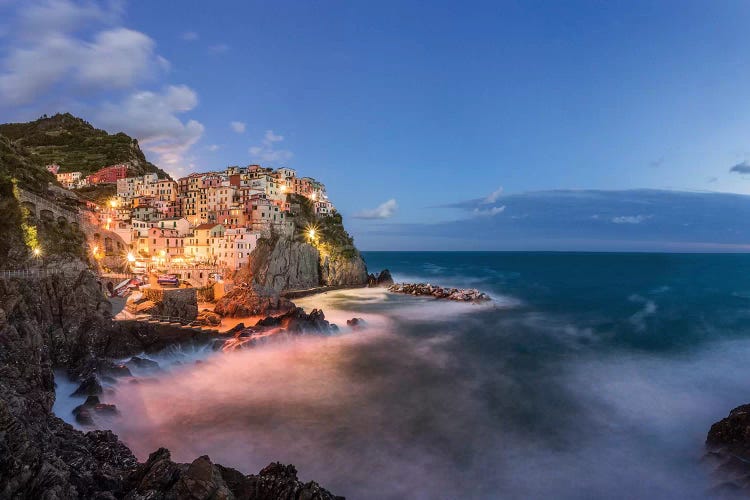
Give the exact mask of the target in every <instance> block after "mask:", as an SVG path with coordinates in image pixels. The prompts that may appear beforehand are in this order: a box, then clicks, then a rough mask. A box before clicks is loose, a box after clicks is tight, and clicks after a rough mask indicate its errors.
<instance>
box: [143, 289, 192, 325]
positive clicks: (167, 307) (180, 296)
mask: <svg viewBox="0 0 750 500" xmlns="http://www.w3.org/2000/svg"><path fill="white" fill-rule="evenodd" d="M143 293H144V296H145V297H146V299H148V300H150V301H152V302H153V303H154V308H153V310H152V311H150V313H151V314H154V315H156V316H171V317H173V318H180V319H186V320H193V319H195V317H196V316H197V315H198V294H197V293H196V291H195V288H146V289H144V290H143Z"/></svg>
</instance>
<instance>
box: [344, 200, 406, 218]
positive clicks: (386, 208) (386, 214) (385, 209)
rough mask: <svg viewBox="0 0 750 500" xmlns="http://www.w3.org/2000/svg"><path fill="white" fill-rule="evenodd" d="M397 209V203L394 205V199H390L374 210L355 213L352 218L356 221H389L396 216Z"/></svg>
mask: <svg viewBox="0 0 750 500" xmlns="http://www.w3.org/2000/svg"><path fill="white" fill-rule="evenodd" d="M397 209H398V203H396V200H395V199H393V198H391V199H390V200H388V201H386V202H383V203H381V204H380V205H378V206H377V207H375V208H372V209H368V210H361V211H359V212H357V213H356V214H354V217H355V218H357V219H389V218H391V217H393V216H394V215H395V214H396V210H397Z"/></svg>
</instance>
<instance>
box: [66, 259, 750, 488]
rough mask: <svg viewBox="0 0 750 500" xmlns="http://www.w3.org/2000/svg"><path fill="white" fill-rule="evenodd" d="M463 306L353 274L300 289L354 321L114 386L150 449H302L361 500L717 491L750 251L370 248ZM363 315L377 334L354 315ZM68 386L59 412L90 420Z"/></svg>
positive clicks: (322, 477) (122, 423)
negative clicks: (715, 463)
mask: <svg viewBox="0 0 750 500" xmlns="http://www.w3.org/2000/svg"><path fill="white" fill-rule="evenodd" d="M364 257H365V259H366V261H367V265H368V268H369V269H370V271H379V270H381V269H389V270H390V271H391V273H392V274H393V277H394V279H395V280H396V281H400V282H424V283H431V284H436V285H441V286H451V287H460V288H476V289H478V290H480V291H483V292H486V293H488V294H489V295H490V296H491V297H492V301H491V302H488V303H484V304H463V303H454V302H448V301H440V300H436V299H432V298H426V297H413V296H408V295H398V294H392V293H388V292H387V291H386V290H384V289H350V290H339V291H333V292H328V293H326V294H322V295H316V296H311V297H306V298H303V299H299V300H297V301H296V302H297V304H298V305H300V306H302V307H304V308H306V309H308V310H309V309H312V308H320V309H323V311H324V312H325V314H326V317H327V318H328V319H329V320H331V321H333V322H335V323H336V324H338V325H339V326H341V330H340V332H339V333H337V334H335V335H331V336H314V335H306V336H301V337H289V338H287V339H283V341H279V342H272V343H268V344H267V345H261V346H258V347H255V348H251V349H246V350H241V351H236V352H230V353H224V352H213V351H210V350H208V349H192V350H186V351H179V350H176V351H174V352H170V353H164V354H161V355H157V356H155V357H152V358H153V359H156V360H157V361H159V362H160V363H161V365H162V367H163V370H161V371H159V372H152V373H135V375H137V376H139V381H138V383H129V382H127V381H121V382H118V383H117V384H115V385H114V386H112V387H109V388H107V393H106V394H105V395H104V398H103V399H104V400H105V401H106V402H111V403H115V404H116V405H117V407H118V408H119V411H120V414H119V415H118V416H117V417H114V418H112V419H110V420H106V421H100V422H98V425H99V426H101V427H107V428H111V429H112V430H113V431H114V432H115V433H117V434H118V435H119V436H120V438H121V439H122V440H123V441H124V442H125V443H126V444H128V445H129V446H130V447H131V449H133V450H134V452H135V453H136V454H137V456H138V458H139V459H141V460H145V459H146V458H147V457H148V454H149V453H150V452H152V451H154V450H155V449H157V448H158V447H160V446H164V447H167V448H169V449H170V450H171V451H172V456H173V459H175V460H177V461H191V460H193V459H194V458H195V457H197V456H200V455H204V454H207V455H209V456H210V458H211V459H212V460H213V461H215V462H219V463H222V464H223V465H226V466H230V467H234V468H237V469H239V470H241V471H242V472H245V473H252V472H257V471H258V470H260V469H261V468H262V467H264V466H265V465H267V464H268V463H270V462H272V461H280V462H283V463H292V464H294V465H295V466H296V467H297V469H298V471H299V477H300V479H302V480H303V481H309V480H315V481H317V482H319V483H320V484H321V485H323V486H324V487H326V488H328V489H329V490H331V491H332V492H334V493H336V494H338V495H344V496H346V497H347V498H350V499H411V498H414V499H458V498H461V499H465V498H478V499H485V498H486V499H492V498H509V499H516V498H518V499H527V498H532V499H536V498H545V499H548V498H555V499H558V498H559V499H581V498H586V499H596V498H606V499H612V498H614V499H640V498H643V499H652V498H680V499H692V498H712V497H713V495H714V491H715V490H712V488H713V487H714V486H715V485H716V484H717V478H716V477H715V476H713V475H712V467H711V466H710V465H709V464H708V463H706V461H705V460H704V459H703V457H704V453H705V448H704V441H705V438H706V433H707V431H708V429H709V428H710V426H711V424H712V423H713V422H715V421H717V420H719V419H721V418H723V417H725V416H726V415H727V414H728V413H729V411H730V410H731V409H732V408H734V407H736V406H739V405H740V404H744V403H748V402H750V256H748V255H741V254H712V255H709V254H647V253H531V252H364ZM352 317H360V318H363V319H364V320H365V322H366V326H365V328H363V329H360V330H352V329H350V328H347V327H346V319H349V318H352ZM72 390H73V389H72V387H71V386H70V384H66V383H64V382H60V383H59V385H58V401H57V403H56V407H55V410H56V412H57V413H58V414H59V415H60V416H61V417H63V418H65V419H66V420H68V421H71V422H72V416H71V415H70V409H71V408H72V406H74V405H75V404H78V403H80V401H75V400H73V399H72V398H69V397H68V394H69V393H70V392H72Z"/></svg>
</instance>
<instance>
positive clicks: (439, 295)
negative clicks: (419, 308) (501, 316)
mask: <svg viewBox="0 0 750 500" xmlns="http://www.w3.org/2000/svg"><path fill="white" fill-rule="evenodd" d="M388 291H389V292H393V293H405V294H408V295H428V296H431V297H435V298H436V299H447V300H455V301H458V302H485V301H488V300H492V299H490V296H489V295H487V294H486V293H484V292H480V291H479V290H477V289H475V288H468V289H459V288H443V287H440V286H435V285H431V284H429V283H396V284H393V285H391V286H389V287H388Z"/></svg>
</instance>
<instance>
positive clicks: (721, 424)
mask: <svg viewBox="0 0 750 500" xmlns="http://www.w3.org/2000/svg"><path fill="white" fill-rule="evenodd" d="M706 448H707V449H708V452H707V453H706V457H705V458H706V461H708V462H710V463H711V464H712V465H713V467H714V475H715V476H716V477H717V479H718V481H719V484H718V485H717V487H716V490H717V492H742V493H743V494H744V495H750V404H746V405H742V406H738V407H737V408H735V409H733V410H732V411H731V412H729V415H728V416H727V417H726V418H723V419H721V420H720V421H718V422H716V423H715V424H713V425H712V426H711V429H710V430H709V431H708V436H707V437H706Z"/></svg>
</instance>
